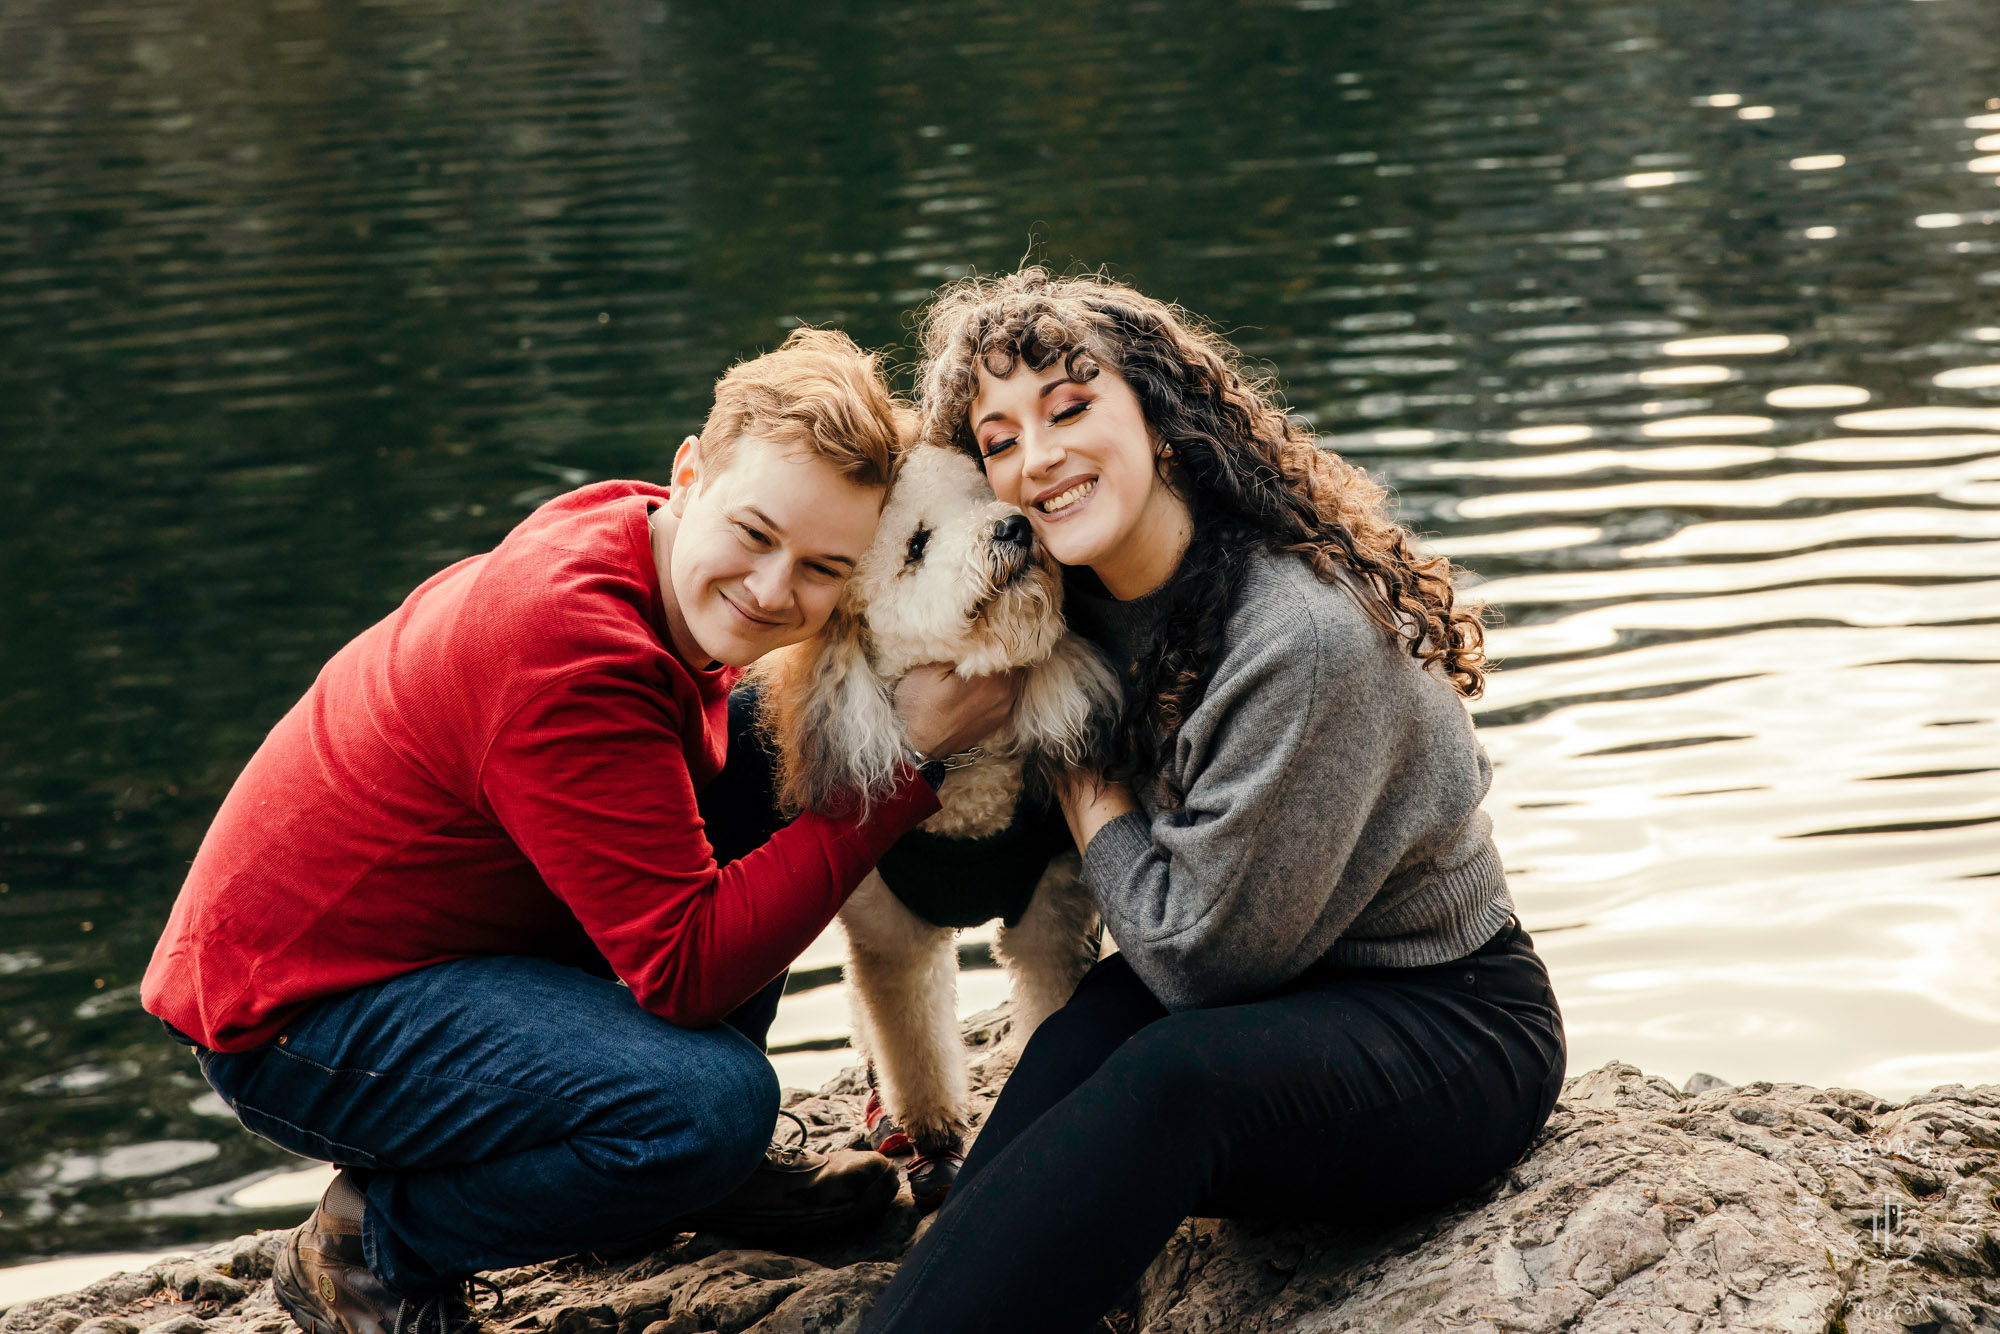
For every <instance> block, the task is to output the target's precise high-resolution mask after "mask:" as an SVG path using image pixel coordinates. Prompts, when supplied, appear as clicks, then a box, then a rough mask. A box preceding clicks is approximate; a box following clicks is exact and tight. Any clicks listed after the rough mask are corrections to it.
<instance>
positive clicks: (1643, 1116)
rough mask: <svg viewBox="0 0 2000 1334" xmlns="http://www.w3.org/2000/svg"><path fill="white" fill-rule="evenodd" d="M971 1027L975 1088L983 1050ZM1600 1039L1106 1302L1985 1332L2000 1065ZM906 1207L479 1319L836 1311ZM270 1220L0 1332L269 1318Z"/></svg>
mask: <svg viewBox="0 0 2000 1334" xmlns="http://www.w3.org/2000/svg"><path fill="white" fill-rule="evenodd" d="M1005 1027H1006V1020H1005V1014H1004V1011H989V1012H988V1013H986V1014H984V1015H980V1016H977V1017H976V1018H975V1019H974V1020H973V1021H971V1023H970V1024H969V1025H968V1027H967V1037H968V1038H969V1039H970V1040H971V1041H972V1042H973V1044H974V1046H975V1048H977V1049H979V1051H980V1052H981V1054H980V1055H979V1056H977V1057H975V1060H974V1077H975V1082H976V1084H977V1086H978V1088H979V1095H978V1096H979V1097H980V1099H981V1104H980V1110H981V1111H983V1110H984V1106H985V1103H986V1102H987V1101H989V1100H990V1098H991V1092H992V1089H993V1088H994V1087H995V1086H996V1085H997V1082H998V1079H999V1077H1000V1076H1001V1075H1002V1074H1003V1073H1004V1072H1003V1071H1002V1070H1001V1069H1000V1068H999V1058H998V1057H997V1056H992V1055H987V1054H985V1053H986V1052H987V1051H988V1049H989V1048H990V1047H991V1045H992V1039H993V1038H994V1037H996V1036H997V1035H999V1034H1000V1033H1003V1032H1004V1031H1005ZM1688 1089H1689V1090H1695V1091H1684V1090H1682V1089H1676V1088H1675V1087H1673V1085H1671V1084H1669V1083H1668V1082H1667V1081H1665V1080H1663V1079H1660V1078H1657V1077H1648V1076H1647V1075H1645V1074H1644V1073H1642V1072H1641V1071H1640V1070H1638V1069H1637V1068H1636V1067H1633V1066H1629V1065H1623V1064H1620V1063H1617V1062H1613V1063H1611V1064H1608V1065H1605V1066H1603V1067H1600V1068H1599V1069H1596V1070H1591V1071H1588V1072H1586V1073H1584V1074H1581V1075H1577V1076H1574V1077H1573V1078H1571V1079H1570V1080H1569V1081H1567V1083H1565V1085H1564V1087H1563V1097H1562V1101H1561V1102H1560V1103H1559V1104H1558V1105H1557V1107H1556V1111H1555V1114H1554V1115H1553V1116H1552V1117H1551V1118H1550V1121H1549V1124H1548V1127H1547V1128H1546V1130H1545V1131H1544V1132H1543V1134H1542V1136H1541V1137H1540V1139H1539V1140H1538V1141H1537V1143H1536V1146H1535V1148H1534V1150H1533V1152H1532V1153H1531V1154H1530V1155H1529V1156H1528V1157H1527V1158H1526V1159H1525V1160H1524V1161H1523V1162H1522V1163H1520V1164H1519V1165H1518V1166H1516V1167H1514V1168H1513V1169H1512V1170H1510V1171H1509V1172H1508V1173H1506V1174H1505V1175H1504V1176H1502V1177H1497V1178H1495V1179H1494V1180H1493V1181H1492V1182H1490V1183H1488V1184H1487V1185H1486V1186H1485V1187H1483V1188H1482V1189H1481V1190H1480V1191H1478V1192H1475V1193H1474V1194H1473V1195H1471V1196H1468V1197H1467V1198H1465V1199H1464V1200H1461V1201H1459V1202H1458V1203H1457V1204H1456V1205H1454V1206H1452V1207H1450V1208H1448V1209H1443V1210H1439V1211H1437V1212H1434V1213H1431V1214H1426V1215H1424V1216H1423V1217H1421V1218H1418V1219H1414V1220H1411V1221H1408V1222H1405V1223H1402V1224H1400V1225H1395V1226H1376V1225H1371V1224H1370V1222H1369V1220H1368V1219H1366V1218H1365V1217H1364V1218H1356V1219H1353V1220H1348V1221H1346V1222H1343V1223H1342V1224H1340V1225H1337V1226H1336V1225H1315V1226H1297V1225H1286V1226H1279V1225H1259V1224H1251V1223H1235V1222H1222V1221H1216V1220H1194V1221H1191V1222H1189V1223H1187V1224H1185V1225H1183V1226H1182V1228H1181V1229H1180V1231H1179V1232H1178V1233H1176V1234H1175V1236H1174V1237H1173V1239H1172V1240H1171V1241H1170V1242H1169V1243H1168V1245H1167V1247H1166V1249H1165V1250H1164V1251H1163V1252H1162V1253H1161V1255H1160V1257H1159V1259H1158V1260H1157V1261H1156V1262H1155V1263H1154V1264H1153V1266H1152V1267H1151V1268H1150V1269H1149V1270H1148V1271H1147V1273H1146V1275H1145V1277H1144V1279H1143V1280H1142V1281H1141V1283H1140V1285H1139V1288H1138V1292H1137V1296H1136V1297H1135V1299H1134V1304H1133V1308H1132V1309H1131V1310H1129V1311H1126V1312H1122V1313H1119V1314H1118V1315H1117V1317H1116V1318H1115V1322H1114V1323H1115V1325H1116V1327H1117V1328H1119V1329H1123V1330H1146V1331H1149V1332H1152V1334H1169V1332H1170V1331H1171V1332H1172V1334H1223V1332H1224V1331H1228V1332H1229V1334H1337V1332H1338V1331H1345V1330H1352V1331H1357V1332H1358V1331H1366V1332H1367V1334H1396V1332H1397V1331H1408V1332H1409V1334H1417V1332H1418V1331H1423V1332H1425V1334H1429V1332H1430V1331H1443V1330H1466V1331H1477V1332H1478V1334H1502V1332H1503V1331H1506V1332H1522V1334H1554V1332H1555V1331H1566V1332H1567V1334H1656V1332H1657V1334H1695V1331H1705V1330H1720V1329H1738V1330H1768V1331H1786V1332H1788V1334H1971V1331H1994V1332H1995V1334H2000V1084H1983V1085H1980V1086H1978V1087H1975V1088H1965V1087H1963V1086H1961V1085H1956V1084H1953V1085H1947V1086H1945V1087H1943V1088H1938V1089H1933V1090H1931V1091H1930V1092H1929V1093H1925V1094H1921V1095H1919V1096H1917V1097H1914V1098H1911V1099H1909V1100H1908V1101H1907V1102H1902V1103H1890V1102H1885V1101H1883V1100H1881V1099H1878V1098H1876V1097H1874V1096H1873V1095H1871V1094H1867V1093H1862V1092H1858V1091H1855V1090H1852V1089H1837V1088H1836V1089H1818V1088H1810V1087H1807V1086H1804V1085H1799V1084H1773V1083H1769V1082H1765V1081H1758V1082H1754V1083H1750V1084H1744V1085H1741V1086H1736V1085H1730V1084H1727V1083H1724V1082H1723V1081H1721V1080H1719V1079H1716V1078H1715V1077H1714V1076H1712V1075H1709V1076H1696V1077H1695V1078H1694V1079H1691V1080H1689V1081H1688ZM863 1096H864V1089H863V1087H862V1083H861V1079H860V1072H859V1071H858V1070H850V1071H847V1072H845V1073H843V1074H842V1075H841V1076H840V1077H839V1078H837V1079H835V1080H834V1081H833V1082H831V1083H830V1084H828V1085H827V1086H826V1087H825V1088H824V1089H822V1090H820V1091H819V1092H818V1093H807V1092H805V1091H803V1090H792V1091H790V1092H788V1093H787V1095H786V1097H787V1102H788V1104H789V1106H790V1107H791V1110H793V1111H794V1112H796V1113H798V1114H799V1115H800V1116H802V1117H803V1118H804V1119H805V1120H806V1122H807V1124H808V1125H809V1126H810V1127H811V1128H812V1130H811V1138H812V1142H813V1143H814V1145H815V1146H817V1147H821V1148H828V1147H851V1146H856V1145H858V1144H859V1143H860V1142H861V1139H862V1133H861V1126H860V1119H861V1103H862V1100H863ZM919 1222H920V1219H919V1216H918V1214H917V1212H916V1210H915V1208H914V1207H913V1206H912V1205H910V1203H909V1202H908V1198H907V1196H905V1197H904V1199H902V1200H900V1201H898V1203H897V1205H896V1206H895V1208H894V1209H892V1210H891V1212H890V1214H889V1215H888V1216H887V1217H886V1218H884V1219H883V1220H882V1221H881V1223H880V1224H878V1225H877V1226H876V1227H874V1228H872V1229H871V1230H870V1231H869V1232H868V1233H867V1234H866V1235H865V1236H858V1237H850V1238H847V1239H845V1240H843V1241H842V1242H840V1243H839V1244H837V1245H830V1246H825V1247H820V1248H816V1249H815V1248H809V1249H803V1250H799V1251H797V1252H795V1253H792V1254H778V1253H776V1252H773V1251H763V1250H743V1249H738V1248H732V1247H731V1245H730V1243H729V1242H728V1240H727V1239H726V1238H721V1237H714V1236H709V1235H706V1234H686V1235H683V1236H682V1237H681V1238H679V1239H678V1240H677V1242H676V1243H675V1244H674V1245H673V1246H671V1247H669V1248H668V1249H666V1250H663V1251H658V1252H655V1253H653V1254H651V1255H646V1256H642V1257H637V1258H627V1259H623V1260H618V1259H613V1258H610V1257H601V1256H578V1257H572V1258H570V1259H567V1260H561V1261H556V1262H554V1263H551V1264H546V1265H534V1266H531V1267H528V1268H523V1269H514V1270H507V1271H504V1272H502V1273H499V1274H495V1275H492V1276H491V1277H492V1278H494V1279H495V1280H496V1281H497V1282H498V1283H499V1284H500V1286H501V1288H502V1290H503V1292H504V1298H503V1300H502V1301H501V1302H500V1304H499V1306H498V1307H497V1309H494V1310H493V1311H492V1312H491V1313H490V1314H489V1316H488V1320H489V1324H490V1327H491V1328H493V1329H495V1330H503V1331H523V1332H524V1334H525V1332H526V1331H547V1332H549V1334H710V1332H711V1331H713V1332H714V1334H845V1332H847V1331H852V1330H854V1329H855V1328H856V1327H857V1326H858V1324H859V1323H860V1319H861V1316H862V1314H863V1313H864V1312H865V1311H866V1310H867V1309H868V1307H869V1305H870V1304H871V1303H872V1302H873V1301H874V1300H875V1298H876V1297H877V1296H878V1295H879V1294H880V1293H881V1291H882V1289H883V1288H884V1287H885V1286H886V1285H887V1284H888V1282H889V1278H890V1276H891V1275H892V1274H893V1273H894V1272H895V1264H894V1262H895V1261H896V1260H897V1259H899V1258H900V1257H901V1256H902V1254H903V1253H904V1252H905V1251H906V1250H907V1249H908V1248H909V1245H910V1243H911V1240H912V1238H913V1236H914V1235H915V1232H916V1230H917V1227H918V1225H919ZM282 1236H283V1234H282V1233H263V1234H260V1235H257V1236H252V1237H242V1238H238V1239H237V1240H235V1241H231V1242H226V1243H224V1244H222V1245H219V1246H214V1247H210V1248H208V1249H207V1250H204V1251H201V1252H199V1253H197V1254H194V1255H191V1256H188V1257H186V1258H183V1259H176V1260H169V1261H166V1262H163V1263H161V1264H158V1265H155V1266H153V1267H152V1268H150V1269H148V1270H146V1271H144V1272H143V1273H141V1274H138V1275H117V1276H114V1277H112V1278H108V1279H105V1280H103V1281H102V1282H99V1283H96V1284H93V1285H92V1286H91V1287H89V1288H86V1289H84V1290H83V1291H81V1292H77V1293H71V1294H68V1295H66V1296H62V1297H52V1298H48V1299H45V1300H42V1301H37V1302H29V1303H25V1304H23V1305H21V1306H18V1307H16V1308H14V1309H13V1310H11V1311H9V1312H8V1313H7V1314H6V1315H5V1316H4V1317H0V1334H27V1332H28V1331H35V1332H36V1334H41V1332H42V1331H53V1332H54V1334H100V1332H101V1334H114V1332H115V1334H152V1332H153V1331H158V1334H191V1332H192V1331H196V1330H209V1331H213V1332H214V1334H281V1332H282V1331H289V1330H290V1329H291V1328H292V1326H291V1322H290V1321H289V1319H287V1317H286V1316H285V1314H284V1312H283V1311H281V1310H279V1309H278V1307H277V1306H276V1305H275V1303H274V1302H273V1301H272V1299H271V1285H270V1283H269V1282H268V1281H267V1280H268V1279H269V1276H270V1269H271V1258H272V1255H273V1253H274V1251H275V1248H276V1246H277V1245H278V1243H279V1242H280V1240H281V1239H282Z"/></svg>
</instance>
